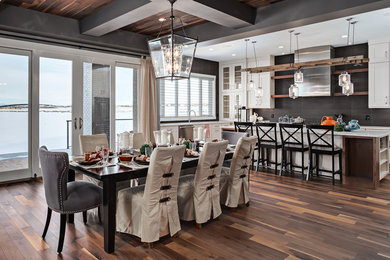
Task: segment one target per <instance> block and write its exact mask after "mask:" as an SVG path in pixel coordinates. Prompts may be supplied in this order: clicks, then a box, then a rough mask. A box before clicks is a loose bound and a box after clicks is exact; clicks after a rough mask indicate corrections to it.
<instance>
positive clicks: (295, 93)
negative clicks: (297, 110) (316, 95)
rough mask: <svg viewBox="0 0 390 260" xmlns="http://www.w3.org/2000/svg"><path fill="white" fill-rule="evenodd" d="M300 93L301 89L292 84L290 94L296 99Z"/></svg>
mask: <svg viewBox="0 0 390 260" xmlns="http://www.w3.org/2000/svg"><path fill="white" fill-rule="evenodd" d="M298 95H299V89H298V86H297V85H296V84H292V85H291V86H290V88H289V89H288V96H289V97H290V98H292V99H296V98H297V97H298Z"/></svg>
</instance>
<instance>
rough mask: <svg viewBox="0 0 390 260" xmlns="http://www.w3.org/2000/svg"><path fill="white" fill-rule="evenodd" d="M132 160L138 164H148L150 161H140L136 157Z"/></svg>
mask: <svg viewBox="0 0 390 260" xmlns="http://www.w3.org/2000/svg"><path fill="white" fill-rule="evenodd" d="M134 162H136V163H138V164H143V165H149V163H150V162H148V161H141V160H137V159H135V160H134Z"/></svg>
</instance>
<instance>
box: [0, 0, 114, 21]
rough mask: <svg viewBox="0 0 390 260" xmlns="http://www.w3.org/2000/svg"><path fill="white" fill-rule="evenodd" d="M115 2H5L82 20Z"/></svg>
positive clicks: (8, 0) (111, 0)
mask: <svg viewBox="0 0 390 260" xmlns="http://www.w3.org/2000/svg"><path fill="white" fill-rule="evenodd" d="M114 1H115V0H5V1H4V3H5V4H9V5H15V6H19V7H23V8H27V9H32V10H36V11H39V12H44V13H49V14H55V15H60V16H64V17H68V18H74V19H82V18H84V17H86V16H88V15H90V14H92V13H94V12H95V11H96V10H97V9H99V8H101V7H103V6H105V5H107V4H109V3H111V2H114Z"/></svg>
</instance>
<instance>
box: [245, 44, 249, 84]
mask: <svg viewBox="0 0 390 260" xmlns="http://www.w3.org/2000/svg"><path fill="white" fill-rule="evenodd" d="M248 41H249V39H245V68H246V69H247V70H246V84H248Z"/></svg>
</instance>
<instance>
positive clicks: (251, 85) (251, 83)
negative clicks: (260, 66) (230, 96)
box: [248, 73, 255, 89]
mask: <svg viewBox="0 0 390 260" xmlns="http://www.w3.org/2000/svg"><path fill="white" fill-rule="evenodd" d="M251 78H252V73H251ZM248 86H249V89H254V88H255V82H253V80H252V79H251V80H250V81H249V85H248Z"/></svg>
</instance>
